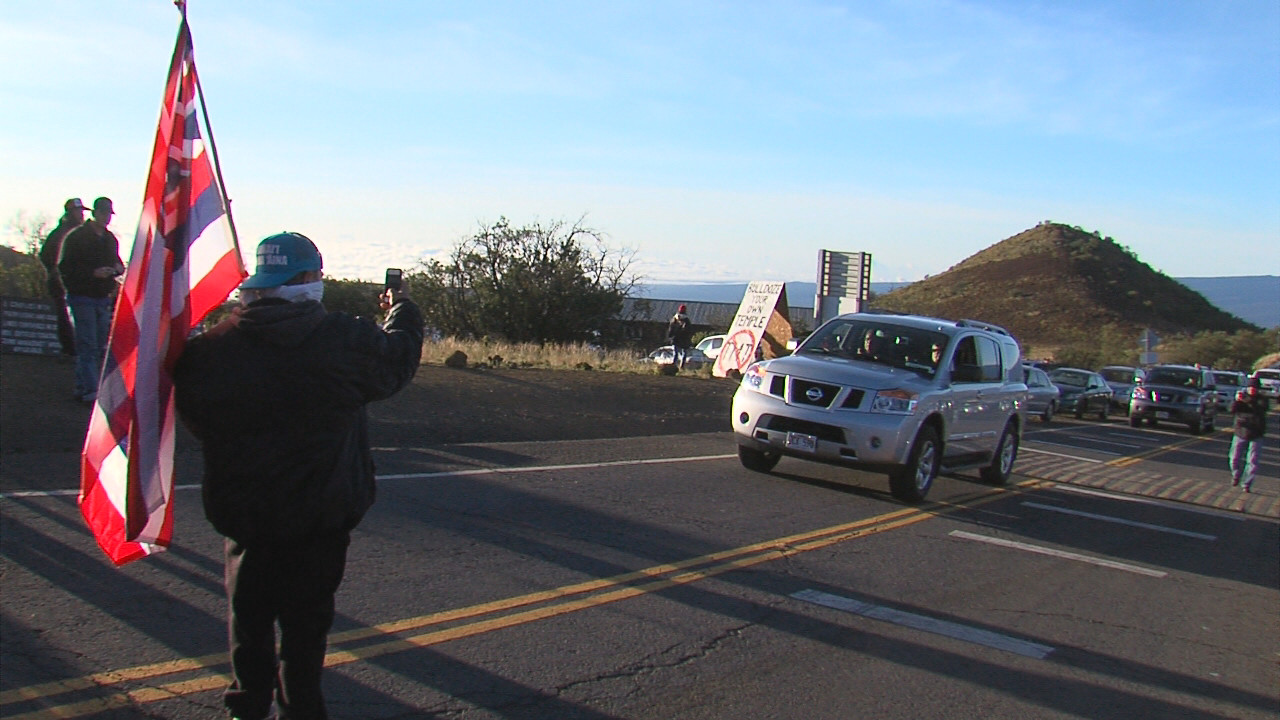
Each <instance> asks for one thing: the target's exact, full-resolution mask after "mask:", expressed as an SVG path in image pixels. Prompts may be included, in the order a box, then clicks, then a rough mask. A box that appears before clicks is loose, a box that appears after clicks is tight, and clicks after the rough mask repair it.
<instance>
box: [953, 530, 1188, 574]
mask: <svg viewBox="0 0 1280 720" xmlns="http://www.w3.org/2000/svg"><path fill="white" fill-rule="evenodd" d="M950 535H951V536H952V537H958V538H962V539H964V540H976V541H978V542H984V543H988V544H990V545H999V546H1000V547H1007V548H1013V549H1014V550H1025V551H1027V552H1033V553H1038V554H1040V555H1050V556H1052V557H1056V558H1062V559H1063V560H1074V561H1076V562H1083V563H1089V564H1090V565H1099V566H1101V567H1105V568H1111V569H1112V570H1123V571H1125V572H1131V573H1136V574H1138V575H1147V576H1149V577H1156V578H1162V577H1167V576H1168V575H1169V573H1167V572H1165V571H1163V570H1152V569H1150V568H1144V567H1142V566H1141V565H1130V564H1129V563H1122V562H1117V561H1115V560H1107V559H1105V558H1099V557H1091V556H1089V555H1081V554H1079V553H1073V552H1067V551H1066V550H1055V549H1054V548H1049V547H1044V546H1042V545H1031V544H1030V543H1024V542H1018V541H1016V540H1004V539H1002V538H995V537H989V536H987V535H978V534H976V533H971V532H965V531H963V530H952V531H951V532H950Z"/></svg>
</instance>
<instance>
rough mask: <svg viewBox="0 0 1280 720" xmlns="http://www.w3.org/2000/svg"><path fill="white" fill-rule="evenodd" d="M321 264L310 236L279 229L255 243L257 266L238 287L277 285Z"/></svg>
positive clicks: (321, 266)
mask: <svg viewBox="0 0 1280 720" xmlns="http://www.w3.org/2000/svg"><path fill="white" fill-rule="evenodd" d="M323 267H324V260H323V258H321V257H320V251H319V250H318V249H317V248H316V244H315V243H313V242H311V239H310V238H308V237H307V236H306V235H303V234H302V233H296V232H282V233H278V234H276V235H272V236H270V237H267V238H264V239H263V240H262V242H260V243H258V264H257V267H256V268H254V271H253V276H252V277H250V278H249V279H247V280H245V281H244V282H243V283H241V284H240V287H242V288H248V289H250V290H253V289H259V288H273V287H280V286H281V285H284V284H285V283H287V282H289V281H290V280H292V279H293V276H294V275H297V274H298V273H300V272H307V271H308V270H320V269H321V268H323Z"/></svg>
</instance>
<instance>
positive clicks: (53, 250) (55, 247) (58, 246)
mask: <svg viewBox="0 0 1280 720" xmlns="http://www.w3.org/2000/svg"><path fill="white" fill-rule="evenodd" d="M82 224H83V223H82ZM77 227H79V225H74V224H72V223H71V221H70V220H69V219H68V218H67V216H66V215H63V216H62V219H61V220H59V221H58V226H57V227H55V228H54V229H53V232H51V233H49V237H47V238H45V240H44V244H43V245H41V246H40V264H41V265H44V270H45V275H46V277H47V278H48V280H49V286H50V287H51V288H52V287H57V288H62V276H61V275H59V274H58V259H59V256H60V255H61V254H62V241H63V240H64V239H65V238H66V237H67V235H69V234H71V231H72V230H75V229H76V228H77Z"/></svg>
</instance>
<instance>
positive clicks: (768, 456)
mask: <svg viewBox="0 0 1280 720" xmlns="http://www.w3.org/2000/svg"><path fill="white" fill-rule="evenodd" d="M781 459H782V455H781V454H780V453H776V452H761V451H760V450H752V449H751V448H748V447H743V446H741V445H739V446H738V461H739V462H741V463H742V467H744V468H746V469H748V470H754V471H756V472H761V473H767V472H769V471H770V470H772V469H773V468H774V466H776V465H777V464H778V461H779V460H781Z"/></svg>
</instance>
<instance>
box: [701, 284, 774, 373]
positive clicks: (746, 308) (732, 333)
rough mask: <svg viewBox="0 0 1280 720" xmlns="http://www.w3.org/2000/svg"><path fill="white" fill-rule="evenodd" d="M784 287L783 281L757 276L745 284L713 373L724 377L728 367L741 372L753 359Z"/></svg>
mask: <svg viewBox="0 0 1280 720" xmlns="http://www.w3.org/2000/svg"><path fill="white" fill-rule="evenodd" d="M785 287H786V283H782V282H764V281H759V280H757V281H755V282H752V283H750V284H748V285H747V292H746V294H745V295H743V296H742V304H740V305H738V314H737V315H734V316H733V324H732V325H730V326H729V333H728V335H729V337H727V338H726V339H725V342H724V347H722V348H721V349H720V356H719V357H717V358H716V365H715V368H713V370H712V374H713V375H715V376H716V377H727V376H728V375H729V372H730V371H733V370H736V371H738V372H742V371H743V370H746V369H747V366H748V365H750V364H751V363H753V362H755V359H756V348H758V347H759V346H760V340H761V339H763V338H764V331H765V328H766V327H768V325H769V318H770V317H771V316H772V315H773V310H774V308H775V307H777V304H778V297H779V296H781V295H782V291H783V288H785Z"/></svg>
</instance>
